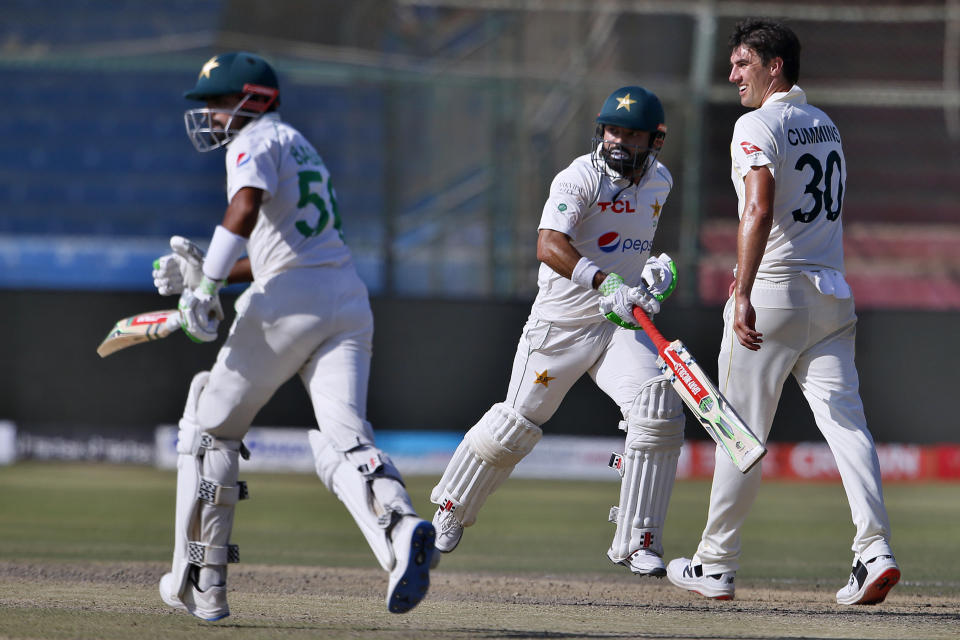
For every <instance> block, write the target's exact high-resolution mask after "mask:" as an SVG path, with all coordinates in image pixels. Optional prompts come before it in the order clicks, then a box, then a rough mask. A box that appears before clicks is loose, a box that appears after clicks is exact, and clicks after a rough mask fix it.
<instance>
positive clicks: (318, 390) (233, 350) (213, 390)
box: [197, 264, 373, 451]
mask: <svg viewBox="0 0 960 640" xmlns="http://www.w3.org/2000/svg"><path fill="white" fill-rule="evenodd" d="M235 308H236V311H237V317H236V320H235V321H234V323H233V326H232V327H231V328H230V334H229V336H228V337H227V340H226V342H225V343H224V345H223V347H222V348H221V349H220V352H219V354H218V355H217V361H216V363H215V364H214V365H213V369H212V370H211V371H210V380H209V382H208V383H207V386H206V387H205V388H204V390H203V392H202V393H201V395H200V400H199V405H198V409H197V420H198V422H199V424H200V427H201V428H202V429H203V430H204V431H207V432H209V433H211V434H212V435H214V436H216V437H218V438H226V439H232V440H240V439H242V438H243V436H244V435H245V434H246V433H247V430H248V429H249V427H250V423H251V422H252V421H253V419H254V417H255V416H256V414H257V412H258V411H260V409H261V408H262V407H263V405H264V404H266V402H267V401H268V400H269V399H270V398H271V396H273V394H274V392H276V390H277V389H278V388H279V387H280V385H282V384H283V383H284V382H286V381H287V380H288V379H290V378H291V377H292V376H293V375H294V374H299V375H300V378H301V380H302V381H303V384H304V386H305V387H306V388H307V391H308V392H309V394H310V400H311V402H312V403H313V409H314V413H315V415H316V418H317V424H318V425H319V427H320V430H321V431H323V433H324V434H325V435H327V436H329V437H330V438H331V439H332V440H333V441H334V443H335V445H336V447H337V449H338V450H341V451H347V450H349V449H351V448H353V447H356V446H358V445H360V444H372V430H371V429H370V425H369V423H367V422H366V420H365V418H366V407H367V384H368V378H369V373H370V356H371V350H372V341H373V314H372V313H371V311H370V303H369V300H368V298H367V289H366V287H365V286H364V284H363V281H361V280H360V278H359V277H358V276H357V273H356V270H355V269H354V268H353V265H352V264H348V265H346V266H344V267H339V268H336V267H311V268H300V269H291V270H289V271H285V272H282V273H280V274H277V275H276V276H273V277H272V278H270V279H269V280H267V281H266V282H264V283H260V282H254V283H252V284H251V285H250V287H249V288H248V289H247V291H245V292H244V293H243V295H241V296H240V298H238V299H237V303H236V306H235Z"/></svg>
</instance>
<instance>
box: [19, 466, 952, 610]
mask: <svg viewBox="0 0 960 640" xmlns="http://www.w3.org/2000/svg"><path fill="white" fill-rule="evenodd" d="M245 479H246V480H247V481H248V484H249V486H250V492H251V496H252V499H251V500H248V501H245V502H242V503H241V504H240V505H239V507H238V509H237V516H236V525H235V528H234V535H233V541H234V542H235V543H237V544H239V545H240V550H241V558H242V561H243V562H244V563H258V564H279V565H307V566H310V565H317V566H331V567H361V568H368V567H374V566H375V561H374V559H373V557H372V555H371V553H370V551H369V549H368V548H367V547H366V544H365V543H364V541H363V539H362V538H361V536H360V535H359V533H358V532H357V529H356V527H355V525H354V524H353V521H352V520H351V519H350V517H349V516H348V514H347V513H346V510H345V509H344V508H343V506H342V505H341V504H340V503H339V502H338V501H337V500H336V499H335V498H334V497H333V496H332V495H330V493H329V492H327V491H326V489H325V488H324V487H323V486H322V484H321V483H320V481H319V480H318V479H317V478H316V477H315V476H312V475H299V474H291V475H282V474H248V475H247V476H246V477H245ZM435 481H436V478H429V477H412V478H409V479H408V485H409V489H410V492H411V495H412V496H413V498H414V503H415V505H416V506H417V508H418V509H419V510H420V512H421V514H424V515H425V516H426V517H428V518H429V514H430V513H431V511H432V509H431V506H430V504H429V501H428V498H427V496H428V495H429V492H430V488H431V487H432V486H433V483H434V482H435ZM174 482H175V475H174V473H173V472H171V471H159V470H156V469H151V468H146V467H136V466H116V465H98V464H64V463H33V462H28V463H20V464H16V465H13V466H10V467H2V468H0V560H4V561H20V562H22V561H25V560H28V561H35V562H37V563H45V562H51V563H53V562H58V561H63V562H83V561H97V562H111V561H136V562H155V561H168V560H169V557H170V553H171V551H172V544H173V539H172V527H173V505H174ZM618 484H619V483H618V481H617V479H616V476H615V475H614V474H612V473H611V479H610V481H608V482H573V481H549V480H524V479H517V478H514V479H510V480H508V482H507V483H506V484H505V485H504V486H503V487H502V488H501V489H500V491H499V492H498V493H497V494H495V495H494V496H492V497H491V498H490V499H489V500H488V502H487V505H486V506H485V507H484V509H483V511H482V512H481V514H480V518H479V520H478V522H477V525H476V526H475V527H472V528H470V529H468V530H467V531H466V536H465V537H464V540H463V542H462V543H461V546H460V548H458V550H457V552H456V553H455V554H451V555H450V556H447V557H445V558H444V562H443V565H442V569H443V570H444V571H449V572H463V571H473V572H475V571H489V572H501V573H502V572H509V573H524V572H534V573H540V574H544V573H573V574H577V573H584V574H585V573H591V574H603V573H605V572H609V573H611V574H617V575H619V574H620V573H621V572H622V569H621V568H617V567H614V566H612V565H611V563H610V562H609V561H608V560H607V559H606V558H605V555H604V553H605V551H606V549H607V547H608V545H609V543H610V539H611V537H612V535H613V525H612V524H610V523H608V522H607V514H608V511H609V508H610V506H611V505H613V504H614V503H615V501H616V499H617V495H618ZM708 494H709V484H708V483H705V482H699V481H698V482H691V481H684V482H678V483H677V485H676V488H675V490H674V495H673V499H672V501H671V505H670V511H669V515H668V519H667V526H666V532H665V547H666V556H667V557H668V558H671V557H675V556H679V555H687V556H689V555H690V554H691V553H692V552H693V551H694V549H695V548H696V544H697V541H698V539H699V536H700V532H701V530H702V527H703V523H704V519H705V514H706V504H707V498H708ZM958 497H960V486H958V485H954V484H890V485H888V486H887V487H886V498H887V506H888V509H889V512H890V517H891V520H892V525H893V533H894V537H893V545H894V550H895V552H896V554H897V559H898V561H899V563H900V565H901V568H902V569H903V578H904V583H903V584H902V587H905V588H910V589H917V590H919V591H925V590H931V591H932V592H936V593H937V594H938V595H948V594H951V593H952V594H957V593H960V579H958V577H957V573H956V563H955V562H954V559H956V558H957V557H958V546H960V499H958ZM852 535H853V525H852V524H851V523H850V515H849V511H848V508H847V505H846V500H845V497H844V494H843V490H842V488H841V486H840V485H839V484H793V483H774V482H770V483H766V484H764V486H763V488H762V489H761V493H760V497H759V499H758V502H757V504H756V506H755V508H754V510H753V512H752V514H751V516H750V518H749V519H748V521H747V525H746V527H745V530H744V545H743V546H744V555H743V566H742V567H741V570H740V572H739V574H738V578H737V580H738V582H741V583H749V582H750V581H761V582H769V583H777V582H787V583H796V582H799V583H810V584H814V583H821V582H824V581H826V582H827V583H828V584H832V585H836V586H840V585H841V584H842V583H843V582H844V581H845V579H846V576H847V574H848V572H849V568H848V567H849V563H850V561H851V559H852V553H851V551H850V548H849V547H850V541H851V538H852Z"/></svg>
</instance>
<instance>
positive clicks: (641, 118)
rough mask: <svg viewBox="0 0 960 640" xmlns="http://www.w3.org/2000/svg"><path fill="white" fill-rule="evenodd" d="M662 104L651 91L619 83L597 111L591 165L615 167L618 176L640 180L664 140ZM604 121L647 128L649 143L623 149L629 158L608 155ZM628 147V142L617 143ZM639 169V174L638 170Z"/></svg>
mask: <svg viewBox="0 0 960 640" xmlns="http://www.w3.org/2000/svg"><path fill="white" fill-rule="evenodd" d="M664 120H665V118H664V114H663V105H661V104H660V99H659V98H657V96H656V95H654V94H653V93H652V92H650V91H648V90H646V89H644V88H643V87H639V86H628V87H620V88H619V89H617V90H616V91H614V92H613V93H611V94H610V97H608V98H607V99H606V100H605V101H604V103H603V107H602V108H601V109H600V113H598V114H597V131H596V135H595V137H594V139H593V148H594V150H598V149H599V150H598V151H595V153H594V154H593V159H594V166H596V167H597V168H598V169H599V170H600V171H603V172H606V169H607V167H609V168H611V169H613V170H614V171H616V172H617V173H618V174H619V175H620V176H624V177H631V176H632V177H633V179H634V181H639V180H640V178H641V177H642V176H643V174H645V173H646V171H647V169H649V168H650V166H652V165H653V161H654V160H655V159H656V157H657V155H658V154H659V153H660V149H661V147H663V140H664V138H665V137H666V135H667V125H666V124H665V122H664ZM604 125H612V126H617V127H621V128H623V129H631V130H633V131H649V132H650V144H649V147H648V148H647V149H639V148H636V147H635V148H634V150H633V151H632V152H631V150H628V149H624V151H627V152H628V155H629V157H628V158H625V159H624V158H619V157H616V158H614V157H611V155H610V149H608V148H606V147H605V146H602V143H603V128H604ZM620 146H621V147H628V146H631V145H620ZM601 160H603V161H604V162H603V163H602V165H601V162H600V161H601ZM638 172H639V174H638Z"/></svg>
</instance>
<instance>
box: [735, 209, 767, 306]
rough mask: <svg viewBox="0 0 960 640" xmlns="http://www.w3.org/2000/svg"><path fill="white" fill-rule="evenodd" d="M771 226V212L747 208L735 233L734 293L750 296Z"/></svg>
mask: <svg viewBox="0 0 960 640" xmlns="http://www.w3.org/2000/svg"><path fill="white" fill-rule="evenodd" d="M772 226H773V212H772V211H769V210H767V211H764V210H762V209H754V208H749V207H748V209H747V210H745V211H744V212H743V217H742V218H741V219H740V227H739V230H738V233H737V281H736V284H735V285H734V295H737V296H746V297H750V293H751V292H752V291H753V283H754V281H755V280H756V278H757V271H758V270H759V269H760V262H761V260H763V252H764V250H765V249H766V246H767V239H768V238H769V237H770V229H771V227H772Z"/></svg>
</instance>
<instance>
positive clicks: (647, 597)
mask: <svg viewBox="0 0 960 640" xmlns="http://www.w3.org/2000/svg"><path fill="white" fill-rule="evenodd" d="M164 570H165V565H163V564H160V563H130V562H126V563H116V564H107V563H74V564H69V563H68V564H46V563H44V564H32V563H27V562H16V561H14V562H3V563H0V637H2V638H42V639H51V638H137V639H138V640H146V639H148V638H164V639H168V638H170V637H171V636H172V635H173V634H178V635H180V634H187V635H185V636H183V635H180V637H189V638H208V637H209V638H220V637H223V638H226V637H229V638H232V639H238V638H239V639H243V638H307V637H309V638H365V639H377V638H458V639H459V638H510V639H515V638H564V639H566V638H869V639H870V640H881V639H884V638H918V639H919V638H957V637H960V603H958V601H957V599H956V598H955V597H953V598H950V597H940V596H930V595H926V594H925V593H922V591H923V592H926V591H928V590H927V589H922V590H921V589H917V588H912V587H911V586H910V584H909V583H907V584H903V585H900V586H898V587H897V588H895V589H894V590H893V591H892V592H891V595H890V597H889V598H888V599H887V602H885V603H883V604H881V605H879V606H872V607H840V606H838V605H836V604H833V593H834V591H835V589H836V587H837V586H838V585H814V584H806V585H801V586H791V585H788V584H772V585H771V583H769V582H768V583H766V584H754V585H751V584H750V583H747V584H742V585H740V586H739V588H738V591H737V600H734V601H732V602H715V601H711V600H707V599H704V598H701V597H700V596H697V595H695V594H690V593H687V592H683V591H680V590H678V589H676V588H674V587H672V586H671V585H670V584H669V583H668V582H667V581H666V580H655V579H635V578H632V577H631V576H629V575H623V576H620V577H611V576H610V575H603V576H601V575H597V576H591V575H583V574H577V575H560V574H557V575H551V574H539V575H537V574H534V575H530V574H524V575H506V574H495V573H483V574H480V573H463V572H449V573H447V572H444V571H443V568H442V565H441V567H440V568H438V570H437V571H435V572H434V574H433V584H432V588H431V592H430V595H429V597H428V598H427V599H426V600H425V601H424V602H423V603H421V604H420V606H419V607H418V608H417V609H414V610H413V611H412V612H410V613H409V614H407V615H402V616H397V615H392V614H389V613H387V612H386V610H385V607H384V603H383V593H384V589H385V585H386V576H385V574H384V573H382V572H381V571H379V570H375V569H344V568H324V567H314V568H293V567H281V566H267V565H238V568H236V569H234V568H231V576H230V588H231V594H230V603H231V607H232V610H233V613H232V615H231V616H230V617H229V618H226V619H225V620H222V621H220V622H215V623H204V622H201V621H198V620H196V619H194V618H192V617H190V616H188V615H186V614H184V613H181V612H176V611H173V610H171V609H169V608H167V607H166V606H165V605H164V604H163V603H162V602H161V601H160V598H159V596H158V595H157V591H156V582H157V580H158V578H159V576H160V575H161V574H162V573H163V571H164Z"/></svg>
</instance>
